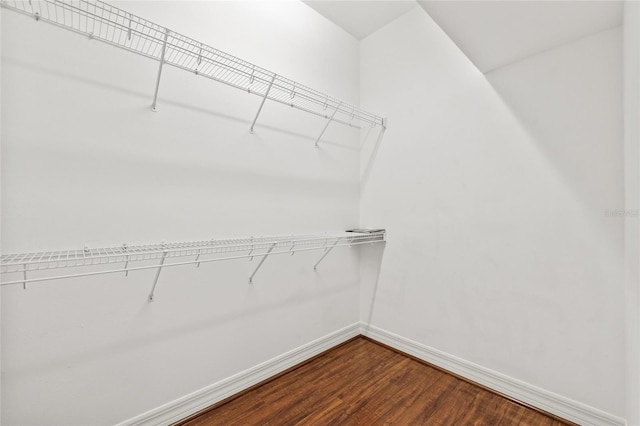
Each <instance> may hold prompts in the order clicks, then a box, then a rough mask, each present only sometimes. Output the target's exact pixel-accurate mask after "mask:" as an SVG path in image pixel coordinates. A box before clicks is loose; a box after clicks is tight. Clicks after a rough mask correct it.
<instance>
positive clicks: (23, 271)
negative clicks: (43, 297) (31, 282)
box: [22, 263, 27, 290]
mask: <svg viewBox="0 0 640 426" xmlns="http://www.w3.org/2000/svg"><path fill="white" fill-rule="evenodd" d="M22 278H23V279H24V281H22V288H23V289H24V290H26V289H27V264H26V263H25V264H24V269H23V270H22Z"/></svg>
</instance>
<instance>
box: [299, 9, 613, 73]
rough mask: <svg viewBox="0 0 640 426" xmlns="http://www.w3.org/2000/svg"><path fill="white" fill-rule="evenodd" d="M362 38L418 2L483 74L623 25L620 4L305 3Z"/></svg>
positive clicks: (359, 38)
mask: <svg viewBox="0 0 640 426" xmlns="http://www.w3.org/2000/svg"><path fill="white" fill-rule="evenodd" d="M303 1H304V3H305V4H307V5H308V6H309V7H311V8H313V9H315V10H316V11H317V12H318V13H320V14H321V15H323V16H325V17H326V18H327V19H329V20H330V21H332V22H333V23H335V24H336V25H338V26H340V27H342V28H343V29H344V30H345V31H347V32H349V33H350V34H352V35H353V36H354V37H355V38H357V39H358V40H362V39H363V38H365V37H367V36H368V35H370V34H372V33H373V32H375V31H377V30H378V29H380V28H382V27H383V26H385V25H386V24H388V23H389V22H391V21H393V20H394V19H396V18H398V17H399V16H401V15H403V14H404V13H406V12H408V11H409V10H410V9H412V8H413V7H415V6H416V4H419V5H420V6H421V7H422V8H423V9H424V10H425V11H426V12H427V13H428V14H429V15H430V16H431V17H432V18H433V20H434V21H435V22H436V23H437V24H438V25H439V26H440V27H441V28H442V29H443V30H444V31H445V32H446V33H447V35H448V36H449V37H450V38H451V39H452V40H453V41H454V42H455V43H456V44H457V45H458V47H459V48H460V49H461V50H462V51H463V52H464V53H465V54H466V55H467V56H468V57H469V59H470V60H471V61H472V62H473V63H474V64H475V65H476V66H477V67H478V69H480V71H482V72H485V73H486V72H489V71H491V70H493V69H496V68H500V67H502V66H505V65H507V64H510V63H512V62H515V61H518V60H520V59H523V58H526V57H527V56H530V55H534V54H536V53H540V52H543V51H545V50H548V49H551V48H554V47H557V46H559V45H562V44H564V43H567V42H570V41H573V40H577V39H579V38H582V37H585V36H587V35H590V34H594V33H597V32H599V31H603V30H606V29H610V28H615V27H617V26H620V25H622V12H623V2H622V1H617V0H603V1H599V0H587V1H572V0H552V1H543V0H502V1H492V0H448V1H433V0H418V1H417V3H416V1H414V0H394V1H390V0H386V1H385V0H380V1H375V0H374V1H362V0H303Z"/></svg>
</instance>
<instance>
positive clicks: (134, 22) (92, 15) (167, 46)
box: [0, 0, 386, 128]
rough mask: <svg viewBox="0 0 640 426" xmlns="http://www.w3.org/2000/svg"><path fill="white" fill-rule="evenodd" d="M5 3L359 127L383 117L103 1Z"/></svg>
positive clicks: (382, 123) (9, 0)
mask: <svg viewBox="0 0 640 426" xmlns="http://www.w3.org/2000/svg"><path fill="white" fill-rule="evenodd" d="M0 4H1V5H2V6H3V7H5V8H7V9H10V10H14V11H17V12H20V13H23V14H26V15H29V16H33V17H35V19H37V20H39V21H44V22H48V23H51V24H54V25H57V26H59V27H62V28H65V29H67V30H71V31H74V32H76V33H80V34H83V35H85V36H87V37H89V38H92V39H95V40H99V41H102V42H105V43H107V44H110V45H113V46H116V47H120V48H122V49H125V50H128V51H130V52H134V53H137V54H139V55H142V56H145V57H148V58H151V59H154V60H156V61H163V62H164V63H165V64H168V65H172V66H174V67H177V68H180V69H183V70H186V71H189V72H192V73H195V74H197V75H200V76H203V77H206V78H209V79H212V80H215V81H218V82H221V83H224V84H227V85H229V86H232V87H236V88H238V89H241V90H243V91H246V92H247V93H251V94H254V95H258V96H260V97H262V98H266V99H269V100H271V101H274V102H278V103H281V104H284V105H288V106H290V107H292V108H296V109H299V110H303V111H306V112H309V113H312V114H315V115H318V116H321V117H325V118H327V119H331V120H332V121H335V122H338V123H341V124H344V125H348V126H352V127H358V128H360V127H361V125H363V124H366V125H370V126H371V127H375V126H378V125H380V126H383V127H385V126H386V122H385V120H384V119H383V118H382V117H379V116H377V115H375V114H372V113H369V112H367V111H365V110H363V109H361V108H359V107H357V106H354V105H350V104H348V103H345V102H342V101H340V100H339V99H336V98H334V97H331V96H329V95H326V94H324V93H322V92H320V91H317V90H315V89H312V88H310V87H307V86H305V85H302V84H300V83H297V82H295V81H293V80H290V79H288V78H285V77H282V76H280V75H278V74H276V73H274V72H272V71H269V70H267V69H265V68H262V67H259V66H257V65H254V64H252V63H250V62H247V61H245V60H242V59H240V58H237V57H235V56H233V55H230V54H228V53H225V52H222V51H220V50H218V49H216V48H214V47H211V46H209V45H207V44H205V43H202V42H199V41H197V40H194V39H192V38H190V37H187V36H184V35H182V34H179V33H176V32H174V31H171V30H169V29H167V28H165V27H163V26H160V25H158V24H156V23H153V22H151V21H148V20H146V19H144V18H141V17H139V16H136V15H134V14H131V13H129V12H127V11H125V10H122V9H119V8H117V7H114V6H111V5H109V4H107V3H104V2H102V1H99V0H2V1H1V3H0Z"/></svg>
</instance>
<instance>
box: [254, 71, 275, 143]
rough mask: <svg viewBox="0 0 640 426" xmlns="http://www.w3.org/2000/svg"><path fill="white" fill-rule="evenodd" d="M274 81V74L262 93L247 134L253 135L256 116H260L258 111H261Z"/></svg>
mask: <svg viewBox="0 0 640 426" xmlns="http://www.w3.org/2000/svg"><path fill="white" fill-rule="evenodd" d="M275 79H276V75H275V74H274V75H273V77H271V81H270V82H269V86H268V87H267V91H266V92H264V96H263V98H262V101H261V102H260V108H258V112H257V113H256V116H255V117H254V119H253V123H251V129H249V133H251V134H253V128H254V127H255V125H256V121H258V116H259V115H260V111H262V107H263V106H264V102H265V101H266V100H267V97H268V96H269V92H270V91H271V87H273V82H274V81H275Z"/></svg>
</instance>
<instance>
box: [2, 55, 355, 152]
mask: <svg viewBox="0 0 640 426" xmlns="http://www.w3.org/2000/svg"><path fill="white" fill-rule="evenodd" d="M2 62H3V64H4V65H5V66H7V65H8V66H14V67H17V68H22V69H26V70H30V71H34V72H37V73H43V74H48V75H51V76H54V77H56V78H60V79H65V80H71V81H73V82H76V83H82V84H84V85H89V86H93V87H99V88H102V89H107V90H109V91H115V92H120V93H123V94H127V95H129V96H135V97H138V98H143V99H145V104H144V105H145V106H144V109H147V108H148V109H149V110H150V109H151V99H152V93H151V92H148V93H147V92H145V91H136V90H132V89H128V88H126V87H124V86H120V85H114V84H109V83H107V82H104V81H100V80H96V79H90V78H87V77H86V76H85V75H80V74H70V73H67V72H63V71H56V70H53V69H50V68H45V67H41V66H38V65H34V64H29V63H24V62H19V61H16V60H14V59H12V58H7V57H3V58H2ZM218 86H223V85H222V84H219V85H218ZM221 89H222V90H225V89H227V90H230V91H234V92H237V89H230V88H227V87H221ZM256 99H259V98H258V97H256ZM158 103H159V104H165V105H172V106H174V107H178V108H183V109H188V110H190V111H192V112H197V113H200V114H206V115H211V116H215V117H218V118H221V119H224V120H229V121H232V122H236V123H242V124H245V125H246V126H247V134H249V127H250V126H251V123H252V120H250V119H248V118H239V117H237V116H235V115H230V114H225V113H223V112H221V111H218V110H213V109H208V108H202V107H198V106H195V105H191V104H188V103H184V102H180V101H176V100H172V99H166V98H163V97H162V96H159V97H158ZM147 104H148V105H147ZM272 104H273V105H272V106H273V107H275V108H281V109H290V108H287V107H286V106H283V105H280V104H277V103H275V102H274V103H272ZM256 108H257V106H256ZM253 113H254V112H253V111H251V112H248V115H250V114H253ZM318 120H319V122H318V129H320V128H321V126H322V120H320V118H318ZM256 128H263V129H267V130H271V131H274V132H278V133H282V134H286V135H289V136H292V137H295V138H299V139H303V140H306V141H308V142H310V146H312V144H313V143H314V142H315V141H316V138H317V135H315V134H313V133H311V130H312V129H310V133H308V134H303V133H299V132H294V131H291V130H288V129H285V128H283V127H278V126H272V125H267V124H264V123H260V122H258V123H257V124H256ZM319 131H320V130H318V132H319ZM322 145H331V146H334V147H337V148H341V149H348V150H352V151H354V150H357V148H355V147H354V146H352V145H349V144H345V143H341V142H335V141H332V140H327V139H326V137H324V138H323V139H322V140H321V143H320V145H319V146H322Z"/></svg>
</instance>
